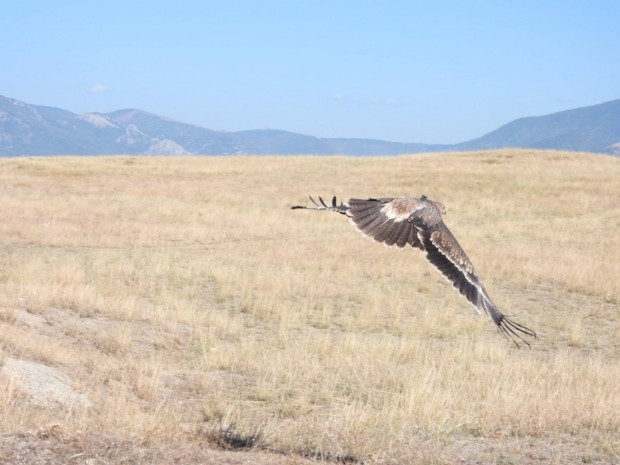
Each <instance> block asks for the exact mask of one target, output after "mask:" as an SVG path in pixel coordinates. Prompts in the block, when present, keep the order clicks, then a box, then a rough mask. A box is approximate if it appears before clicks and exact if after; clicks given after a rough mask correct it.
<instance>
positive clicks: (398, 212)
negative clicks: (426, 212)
mask: <svg viewBox="0 0 620 465" xmlns="http://www.w3.org/2000/svg"><path fill="white" fill-rule="evenodd" d="M397 200H398V199H397ZM396 206H400V207H401V208H396ZM417 210H419V208H416V209H415V210H413V211H410V210H407V209H404V208H402V206H401V205H399V204H398V203H395V202H394V201H392V202H390V203H386V204H385V206H384V207H383V208H382V209H381V213H383V214H384V215H385V216H387V217H388V219H390V220H394V221H396V222H400V221H403V220H406V219H408V218H409V217H410V216H411V214H412V213H413V212H415V211H417Z"/></svg>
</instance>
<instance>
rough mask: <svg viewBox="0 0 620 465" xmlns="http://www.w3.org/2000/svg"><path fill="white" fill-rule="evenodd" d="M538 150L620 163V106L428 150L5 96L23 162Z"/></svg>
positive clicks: (0, 145)
mask: <svg viewBox="0 0 620 465" xmlns="http://www.w3.org/2000/svg"><path fill="white" fill-rule="evenodd" d="M505 147H515V148H536V149H556V150H571V151H588V152H596V153H605V154H611V155H616V156H618V155H620V99H619V100H613V101H610V102H606V103H601V104H598V105H593V106H589V107H582V108H576V109H574V110H567V111H562V112H559V113H553V114H550V115H546V116H534V117H526V118H520V119H517V120H515V121H512V122H510V123H508V124H505V125H504V126H501V127H500V128H498V129H496V130H495V131H492V132H490V133H488V134H486V135H483V136H482V137H480V138H477V139H473V140H470V141H465V142H461V143H458V144H450V145H448V144H446V145H428V144H422V143H398V142H388V141H382V140H373V139H344V138H343V139H337V138H331V139H330V138H319V137H313V136H308V135H303V134H297V133H292V132H287V131H280V130H274V129H257V130H249V131H237V132H225V131H213V130H210V129H206V128H202V127H199V126H195V125H192V124H186V123H180V122H178V121H173V120H171V119H168V118H165V117H162V116H157V115H154V114H152V113H147V112H145V111H141V110H135V109H130V110H118V111H113V112H111V113H83V114H75V113H72V112H70V111H66V110H62V109H59V108H53V107H46V106H38V105H30V104H27V103H24V102H21V101H19V100H15V99H11V98H8V97H3V96H0V156H18V155H105V154H136V155H138V154H139V155H183V154H203V155H245V154H250V155H267V154H290V155H294V154H317V155H331V154H342V155H396V154H405V153H420V152H437V151H449V150H455V151H460V150H481V149H495V148H505Z"/></svg>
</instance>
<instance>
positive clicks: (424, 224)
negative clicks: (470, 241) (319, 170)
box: [292, 195, 536, 346]
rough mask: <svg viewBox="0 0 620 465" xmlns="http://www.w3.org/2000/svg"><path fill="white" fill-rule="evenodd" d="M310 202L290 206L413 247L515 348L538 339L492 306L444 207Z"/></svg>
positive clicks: (411, 200) (407, 200)
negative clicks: (336, 217) (342, 218)
mask: <svg viewBox="0 0 620 465" xmlns="http://www.w3.org/2000/svg"><path fill="white" fill-rule="evenodd" d="M310 200H311V201H312V203H313V204H314V206H294V207H292V208H294V209H295V208H305V209H311V210H328V211H335V212H337V213H341V214H343V215H346V216H347V217H349V219H350V220H351V222H352V223H353V225H355V227H356V228H357V229H358V230H360V231H361V232H362V233H363V234H364V235H366V236H368V237H372V238H373V239H375V240H376V241H378V242H381V243H384V244H386V245H389V246H392V245H396V246H397V247H401V248H402V247H405V246H406V245H411V246H412V247H415V248H418V249H420V250H422V251H424V252H426V259H427V260H428V261H429V262H430V263H431V264H432V265H434V266H435V267H436V268H437V269H438V270H439V272H440V273H441V274H442V275H443V276H444V277H445V278H446V279H448V281H450V282H451V283H452V285H453V286H454V288H455V289H456V290H457V291H459V293H460V294H461V295H463V297H465V298H466V299H467V300H468V301H469V302H470V303H471V304H472V305H473V306H474V308H475V309H476V310H477V311H478V312H484V313H486V314H487V315H488V316H489V317H490V318H491V320H492V321H493V322H494V323H495V324H496V325H497V327H498V328H499V330H500V331H501V332H502V333H504V334H505V335H507V336H508V337H510V338H511V339H512V340H513V342H514V343H515V344H516V345H517V346H518V345H519V344H518V343H517V341H516V339H515V337H516V338H518V339H520V340H521V341H523V342H525V343H526V344H527V345H528V346H529V343H528V342H527V341H526V340H525V339H523V336H531V337H534V338H535V337H536V333H535V332H534V331H532V330H531V329H529V328H526V327H525V326H522V325H520V324H518V323H516V322H514V321H512V320H511V319H509V318H508V317H506V316H505V315H504V314H502V313H501V312H500V311H499V309H498V308H497V307H496V306H495V304H493V302H492V301H491V299H490V298H489V296H488V294H487V292H486V290H485V288H484V285H483V284H482V282H481V280H480V279H479V278H478V275H477V274H476V271H475V270H474V266H473V264H472V263H471V261H470V260H469V257H468V256H467V254H465V252H464V251H463V249H462V248H461V246H460V244H459V243H458V241H457V240H456V238H455V237H454V236H453V235H452V233H451V232H450V230H449V229H448V227H447V226H446V225H445V223H444V222H443V219H442V215H444V214H445V207H444V206H443V204H441V203H440V202H436V201H433V200H430V199H428V198H426V196H424V195H423V196H421V197H420V198H416V197H400V198H379V199H373V198H371V199H365V200H364V199H350V200H349V201H348V202H347V203H346V204H343V203H340V204H337V203H336V198H335V197H334V198H333V200H332V205H331V206H329V205H327V204H326V203H325V202H324V201H323V199H321V198H320V197H319V200H320V202H316V201H314V199H312V197H310Z"/></svg>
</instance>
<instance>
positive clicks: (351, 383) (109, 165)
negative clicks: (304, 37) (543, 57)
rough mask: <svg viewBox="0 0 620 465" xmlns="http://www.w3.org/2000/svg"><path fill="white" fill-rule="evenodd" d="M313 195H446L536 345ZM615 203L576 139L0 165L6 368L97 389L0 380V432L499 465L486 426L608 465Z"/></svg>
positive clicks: (599, 168) (512, 452)
mask: <svg viewBox="0 0 620 465" xmlns="http://www.w3.org/2000/svg"><path fill="white" fill-rule="evenodd" d="M307 193H310V194H320V195H325V196H329V195H332V194H336V195H338V196H344V197H345V198H346V197H348V196H353V197H366V196H381V197H388V196H400V195H420V194H426V195H428V196H429V197H430V198H432V199H437V200H441V201H442V202H443V203H444V204H445V205H446V207H447V210H448V214H447V216H446V218H445V221H446V223H447V224H448V225H449V227H450V228H451V229H452V231H453V232H454V234H455V235H456V236H457V238H458V239H459V241H460V242H461V245H462V246H463V248H464V249H465V250H466V251H467V252H468V254H469V255H470V258H471V259H472V261H473V262H474V264H475V265H476V268H477V271H478V273H479V274H480V275H481V276H482V278H483V280H484V281H485V284H486V287H487V289H488V290H489V292H490V294H491V296H492V297H493V298H494V300H495V301H496V303H497V304H498V306H499V307H500V308H501V309H503V310H504V311H505V313H508V314H510V315H513V316H514V319H515V320H516V321H519V322H522V323H523V324H525V325H527V326H529V327H532V328H534V329H535V330H536V331H537V332H538V334H539V337H540V340H538V341H535V342H534V343H533V345H532V350H516V349H514V347H512V346H511V345H510V344H509V342H507V340H505V339H504V338H502V337H501V336H500V335H499V334H498V333H497V332H496V331H495V330H494V329H493V327H492V324H491V323H490V322H489V321H487V320H486V319H485V318H483V317H481V316H479V315H476V314H475V312H474V311H473V310H472V309H471V308H470V307H469V306H468V305H467V304H466V302H465V301H464V300H463V299H462V298H461V297H460V296H458V295H457V294H456V293H455V292H454V291H453V290H452V289H451V288H450V287H449V286H448V285H447V283H445V282H444V281H443V279H442V278H441V277H440V276H439V274H438V273H437V272H436V271H435V270H434V269H432V268H431V267H430V266H429V265H428V264H427V263H426V262H425V260H424V259H423V256H422V255H421V254H420V253H419V252H417V251H412V250H405V251H402V250H396V249H388V248H384V247H380V246H378V245H376V244H375V243H373V242H372V241H369V240H366V239H363V238H362V237H361V236H360V235H359V234H357V233H356V232H355V230H354V229H353V228H352V227H351V226H350V225H349V224H348V223H347V221H346V220H345V219H344V218H343V217H340V216H339V215H335V214H328V213H320V212H307V211H291V210H290V209H289V207H290V206H291V205H293V204H300V203H302V204H303V203H306V202H307V200H306V194H307ZM619 198H620V160H619V159H614V158H610V157H605V156H598V155H589V154H569V153H562V152H543V151H524V150H521V151H517V150H504V151H499V152H478V153H462V154H456V153H454V154H433V155H416V156H402V157H389V158H348V157H243V158H230V157H205V158H199V157H194V158H130V157H97V158H65V157H60V158H17V159H3V160H0V211H2V218H3V219H2V221H1V222H0V365H1V364H2V360H4V359H5V358H6V357H14V358H23V359H30V360H35V361H40V362H43V363H45V364H48V365H50V366H53V367H56V368H58V369H60V370H61V371H63V372H64V373H65V374H67V375H68V376H69V377H70V378H71V379H72V380H73V384H74V388H75V389H77V390H78V391H79V392H81V393H84V394H85V395H86V396H87V397H88V399H89V401H90V404H89V405H88V406H84V407H75V406H74V407H72V408H69V407H62V406H59V407H58V408H56V409H43V410H42V409H41V408H39V407H36V406H31V405H30V404H29V403H28V399H27V396H24V395H23V393H22V392H21V391H20V389H19V388H18V387H17V386H15V382H14V380H12V379H11V378H10V377H7V376H2V375H1V374H0V394H2V395H0V399H1V400H0V432H11V431H13V432H20V431H28V430H32V429H36V428H38V427H40V426H41V425H45V424H50V423H58V424H61V425H62V427H63V428H64V430H66V431H75V432H76V433H75V434H78V433H77V432H80V431H82V432H83V431H107V432H110V433H111V434H112V433H113V434H117V435H119V434H120V435H122V436H124V437H127V438H131V439H132V440H136V441H140V442H141V443H143V444H146V445H147V446H148V444H177V445H178V444H195V443H200V442H205V443H206V444H207V445H208V444H212V445H218V444H220V445H221V441H222V440H225V439H226V438H230V437H234V438H235V439H236V440H238V441H241V440H242V439H244V438H245V439H248V438H249V439H248V440H247V441H246V445H248V444H251V445H257V446H259V447H261V448H265V449H270V450H275V451H279V452H288V453H298V454H302V455H308V456H316V457H322V458H324V459H329V460H336V459H338V458H340V459H343V460H345V459H346V460H353V459H355V460H360V461H365V462H367V463H428V462H435V463H452V462H453V461H455V460H456V459H457V458H463V457H464V456H467V454H468V453H470V454H474V455H475V454H478V455H475V456H476V457H482V458H481V460H486V461H488V462H491V463H499V462H501V460H499V458H498V457H499V455H497V450H498V449H493V451H491V452H489V451H488V449H485V448H484V447H482V446H480V447H478V449H476V450H475V451H473V452H471V451H470V452H468V450H469V449H467V448H465V449H463V448H461V446H460V445H461V444H464V443H466V444H472V443H473V442H476V441H480V440H482V441H486V442H485V444H487V445H488V444H491V443H493V444H499V445H498V446H497V447H499V450H501V451H502V454H503V455H502V454H500V455H501V457H504V459H506V460H508V462H504V463H510V462H511V461H512V460H516V459H515V457H521V458H522V457H523V456H522V454H523V453H527V454H539V456H540V457H542V458H543V459H545V460H548V461H549V462H553V461H554V463H573V462H574V461H575V460H594V461H596V460H601V461H604V462H613V461H614V460H618V457H619V455H620V442H619V441H618V438H619V437H620V414H619V413H618V412H620V234H619V233H618V231H619V230H620V203H619V202H618V199H619ZM515 438H522V441H521V442H519V441H517V440H516V439H515ZM493 441H496V442H493ZM523 441H525V443H527V441H529V443H530V444H533V443H537V444H539V442H536V441H542V443H545V444H553V443H555V444H559V445H556V446H554V447H551V446H550V448H549V449H544V448H542V447H539V450H536V451H533V450H532V448H533V447H534V446H531V448H530V449H529V450H526V451H525V452H524V447H525V449H527V447H526V446H524V445H523ZM224 442H225V441H224ZM455 444H456V445H459V446H458V447H457V446H455ZM476 444H479V443H478V442H476ZM442 451H443V452H442ZM461 454H462V455H461ZM485 454H487V455H485ZM494 454H495V455H494ZM502 460H503V459H502ZM562 460H566V462H563V461H562ZM515 463H530V462H527V461H524V460H517V461H516V462H515ZM532 463H534V462H532Z"/></svg>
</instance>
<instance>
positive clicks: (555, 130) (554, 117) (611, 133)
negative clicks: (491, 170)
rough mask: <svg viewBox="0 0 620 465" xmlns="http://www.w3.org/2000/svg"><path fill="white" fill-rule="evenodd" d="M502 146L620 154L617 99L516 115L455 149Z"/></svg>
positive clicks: (618, 101) (619, 111) (619, 125)
mask: <svg viewBox="0 0 620 465" xmlns="http://www.w3.org/2000/svg"><path fill="white" fill-rule="evenodd" d="M502 147H520V148H536V149H555V150H572V151H584V152H598V153H608V154H615V155H620V100H612V101H611V102H606V103H601V104H599V105H593V106H590V107H582V108H576V109H574V110H567V111H561V112H559V113H552V114H550V115H546V116H531V117H528V118H519V119H517V120H514V121H512V122H511V123H508V124H505V125H504V126H502V127H500V128H498V129H496V130H495V131H492V132H490V133H488V134H486V135H484V136H482V137H480V138H478V139H474V140H471V141H468V142H463V143H460V144H456V145H455V147H454V148H455V149H456V150H482V149H497V148H502Z"/></svg>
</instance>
